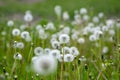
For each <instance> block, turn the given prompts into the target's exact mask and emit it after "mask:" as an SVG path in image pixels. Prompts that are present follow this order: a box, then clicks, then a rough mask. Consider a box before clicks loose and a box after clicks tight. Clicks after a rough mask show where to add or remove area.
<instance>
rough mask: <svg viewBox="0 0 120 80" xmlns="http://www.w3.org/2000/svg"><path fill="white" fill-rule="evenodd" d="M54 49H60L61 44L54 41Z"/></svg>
mask: <svg viewBox="0 0 120 80" xmlns="http://www.w3.org/2000/svg"><path fill="white" fill-rule="evenodd" d="M51 45H52V48H54V49H59V48H60V43H59V42H58V41H56V40H55V41H53V42H51Z"/></svg>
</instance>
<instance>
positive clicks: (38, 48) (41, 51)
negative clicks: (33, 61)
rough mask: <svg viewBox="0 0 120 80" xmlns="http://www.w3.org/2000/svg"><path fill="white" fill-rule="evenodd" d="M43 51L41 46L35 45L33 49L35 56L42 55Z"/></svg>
mask: <svg viewBox="0 0 120 80" xmlns="http://www.w3.org/2000/svg"><path fill="white" fill-rule="evenodd" d="M43 52H44V50H43V48H41V47H36V48H35V49H34V53H35V55H36V56H40V55H42V54H43Z"/></svg>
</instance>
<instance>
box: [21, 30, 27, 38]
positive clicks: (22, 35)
mask: <svg viewBox="0 0 120 80" xmlns="http://www.w3.org/2000/svg"><path fill="white" fill-rule="evenodd" d="M28 36H29V32H28V31H23V32H22V33H21V38H23V39H26V38H27V37H28Z"/></svg>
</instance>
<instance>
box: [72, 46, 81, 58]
mask: <svg viewBox="0 0 120 80" xmlns="http://www.w3.org/2000/svg"><path fill="white" fill-rule="evenodd" d="M70 52H71V54H73V55H74V56H78V55H79V54H80V53H79V51H78V49H77V48H76V47H71V48H70Z"/></svg>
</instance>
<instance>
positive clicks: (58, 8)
mask: <svg viewBox="0 0 120 80" xmlns="http://www.w3.org/2000/svg"><path fill="white" fill-rule="evenodd" d="M54 10H55V13H56V15H57V16H58V17H60V16H61V11H62V9H61V6H59V5H57V6H55V8H54Z"/></svg>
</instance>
